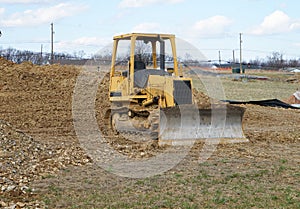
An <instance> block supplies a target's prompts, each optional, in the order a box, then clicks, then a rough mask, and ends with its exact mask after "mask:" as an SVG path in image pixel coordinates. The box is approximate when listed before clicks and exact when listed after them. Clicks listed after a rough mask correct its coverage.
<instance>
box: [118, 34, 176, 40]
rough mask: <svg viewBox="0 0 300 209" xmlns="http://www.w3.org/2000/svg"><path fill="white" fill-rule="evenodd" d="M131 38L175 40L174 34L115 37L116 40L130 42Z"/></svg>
mask: <svg viewBox="0 0 300 209" xmlns="http://www.w3.org/2000/svg"><path fill="white" fill-rule="evenodd" d="M131 37H136V39H137V40H145V39H159V38H162V39H170V38H175V35H174V34H161V33H127V34H122V35H117V36H114V38H113V39H114V40H130V39H131Z"/></svg>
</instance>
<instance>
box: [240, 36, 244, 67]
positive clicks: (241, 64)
mask: <svg viewBox="0 0 300 209" xmlns="http://www.w3.org/2000/svg"><path fill="white" fill-rule="evenodd" d="M242 42H243V41H242V33H240V73H243V65H242Z"/></svg>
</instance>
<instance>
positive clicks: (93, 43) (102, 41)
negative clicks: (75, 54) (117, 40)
mask: <svg viewBox="0 0 300 209" xmlns="http://www.w3.org/2000/svg"><path fill="white" fill-rule="evenodd" d="M111 42H112V38H109V39H108V38H99V37H81V38H78V39H75V40H72V41H59V42H57V43H56V44H55V50H57V51H60V52H62V51H69V52H70V51H79V50H84V51H86V52H88V51H90V49H97V48H98V50H100V49H102V48H103V47H104V46H106V45H107V44H110V43H111Z"/></svg>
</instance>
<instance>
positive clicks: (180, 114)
mask: <svg viewBox="0 0 300 209" xmlns="http://www.w3.org/2000/svg"><path fill="white" fill-rule="evenodd" d="M244 111H245V110H244V108H239V107H234V108H226V106H225V105H224V106H221V107H215V108H212V109H198V108H197V107H196V106H195V105H180V106H177V107H172V108H164V109H161V111H160V127H159V144H160V145H164V144H168V145H191V144H193V143H194V142H195V141H196V140H203V141H205V140H210V142H211V143H237V142H247V141H248V140H247V139H246V137H245V136H244V133H243V129H242V118H243V115H244Z"/></svg>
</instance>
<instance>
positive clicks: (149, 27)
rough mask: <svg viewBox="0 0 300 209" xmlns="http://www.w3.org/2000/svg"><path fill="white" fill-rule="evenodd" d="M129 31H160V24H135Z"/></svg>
mask: <svg viewBox="0 0 300 209" xmlns="http://www.w3.org/2000/svg"><path fill="white" fill-rule="evenodd" d="M131 31H132V32H136V33H150V32H151V33H153V31H155V32H158V31H160V26H159V24H158V23H141V24H139V25H136V26H135V27H134V28H133V29H132V30H131Z"/></svg>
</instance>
